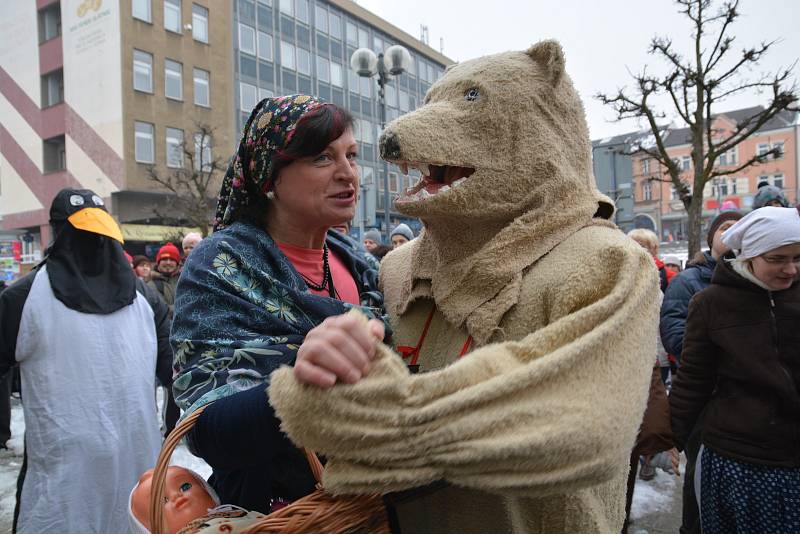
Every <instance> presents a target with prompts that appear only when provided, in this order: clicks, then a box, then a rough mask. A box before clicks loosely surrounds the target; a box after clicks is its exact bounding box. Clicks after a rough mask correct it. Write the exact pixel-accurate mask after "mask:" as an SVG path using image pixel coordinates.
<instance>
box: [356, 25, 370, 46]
mask: <svg viewBox="0 0 800 534" xmlns="http://www.w3.org/2000/svg"><path fill="white" fill-rule="evenodd" d="M358 47H359V48H369V34H368V33H367V30H365V29H364V28H359V29H358Z"/></svg>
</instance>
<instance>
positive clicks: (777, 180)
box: [769, 174, 783, 189]
mask: <svg viewBox="0 0 800 534" xmlns="http://www.w3.org/2000/svg"><path fill="white" fill-rule="evenodd" d="M769 183H770V185H774V186H775V187H777V188H778V189H783V174H773V175H772V178H771V179H770V180H769Z"/></svg>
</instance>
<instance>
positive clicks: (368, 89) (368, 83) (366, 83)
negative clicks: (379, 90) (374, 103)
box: [358, 76, 388, 98]
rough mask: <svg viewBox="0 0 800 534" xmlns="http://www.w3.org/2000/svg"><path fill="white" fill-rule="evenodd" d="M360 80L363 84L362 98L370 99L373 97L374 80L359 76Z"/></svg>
mask: <svg viewBox="0 0 800 534" xmlns="http://www.w3.org/2000/svg"><path fill="white" fill-rule="evenodd" d="M358 78H359V80H358V81H359V82H360V84H361V96H365V97H367V98H370V97H371V96H372V78H366V77H363V76H358ZM387 88H388V85H387Z"/></svg>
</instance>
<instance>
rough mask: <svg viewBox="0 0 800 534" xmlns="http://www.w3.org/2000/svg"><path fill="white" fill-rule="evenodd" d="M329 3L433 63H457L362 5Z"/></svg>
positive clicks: (336, 0)
mask: <svg viewBox="0 0 800 534" xmlns="http://www.w3.org/2000/svg"><path fill="white" fill-rule="evenodd" d="M328 1H329V2H330V3H331V4H333V5H335V6H336V7H338V8H340V9H342V10H344V11H346V12H347V13H349V14H350V15H352V16H354V17H356V18H357V19H361V20H362V21H364V22H366V23H367V24H369V25H371V26H374V27H376V28H378V29H379V30H381V31H383V32H386V33H387V34H389V35H390V36H392V37H394V38H395V39H397V40H398V41H399V43H400V44H402V45H405V46H407V47H409V48H413V49H414V50H415V51H416V52H418V53H420V54H422V55H423V56H425V57H427V58H428V59H432V60H433V61H436V62H438V63H440V64H441V65H443V66H445V67H446V66H448V65H452V64H453V63H455V61H453V60H452V59H450V58H449V57H447V56H445V55H444V54H442V53H440V52H437V51H436V50H434V49H433V48H431V47H430V46H428V45H426V44H425V43H423V42H422V41H420V40H419V39H416V38H415V37H412V36H411V35H409V34H408V33H406V32H404V31H403V30H401V29H400V28H398V27H397V26H395V25H393V24H390V23H389V22H387V21H385V20H384V19H382V18H380V17H379V16H377V15H376V14H374V13H373V12H371V11H368V10H366V9H364V8H363V7H361V6H360V5H358V4H356V3H355V2H353V1H351V0H328Z"/></svg>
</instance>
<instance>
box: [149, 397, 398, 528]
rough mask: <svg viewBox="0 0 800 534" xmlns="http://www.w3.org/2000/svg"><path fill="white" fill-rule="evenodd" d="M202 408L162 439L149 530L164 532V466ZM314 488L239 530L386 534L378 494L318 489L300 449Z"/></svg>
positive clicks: (313, 462) (318, 469)
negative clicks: (340, 494)
mask: <svg viewBox="0 0 800 534" xmlns="http://www.w3.org/2000/svg"><path fill="white" fill-rule="evenodd" d="M204 409H205V407H203V408H199V409H198V410H196V411H195V412H193V413H192V414H191V415H189V416H188V417H186V419H184V420H183V421H181V423H180V424H179V425H178V426H176V427H175V429H174V430H173V431H172V432H171V433H170V435H169V436H168V437H167V439H166V441H164V445H163V447H162V448H161V453H160V454H159V455H158V462H157V463H156V467H155V469H154V471H153V479H152V480H153V483H152V495H151V496H150V517H151V518H152V528H151V532H152V533H153V534H166V527H165V524H166V523H165V521H164V515H163V506H161V503H162V501H163V498H164V491H165V487H166V477H167V467H169V460H170V458H171V457H172V452H173V451H174V450H175V447H177V446H178V443H180V441H181V439H182V438H183V437H184V436H185V435H186V434H187V433H188V432H189V431H190V430H191V429H192V427H193V426H194V423H195V421H196V420H197V418H198V417H200V414H202V413H203V410H204ZM304 452H305V454H306V457H307V458H308V463H309V466H310V467H311V471H312V472H313V473H314V478H315V479H316V480H317V489H315V490H314V491H313V492H312V493H311V494H309V495H306V496H305V497H303V498H302V499H298V500H296V501H295V502H293V503H292V504H290V505H289V506H286V507H285V508H282V509H280V510H278V511H276V512H273V513H271V514H269V515H268V516H267V517H266V519H263V520H261V521H259V522H258V523H256V524H254V525H252V526H250V527H248V528H247V529H246V530H243V531H242V534H256V533H260V534H304V533H323V534H345V533H347V534H389V533H390V529H389V523H388V519H387V515H386V508H385V506H384V504H383V498H382V497H381V496H380V495H377V494H376V495H358V496H349V497H333V496H331V495H329V494H327V493H325V490H323V489H322V469H323V467H322V464H321V463H320V462H319V459H318V458H317V456H316V455H315V454H314V453H313V452H311V451H309V450H307V449H304Z"/></svg>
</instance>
